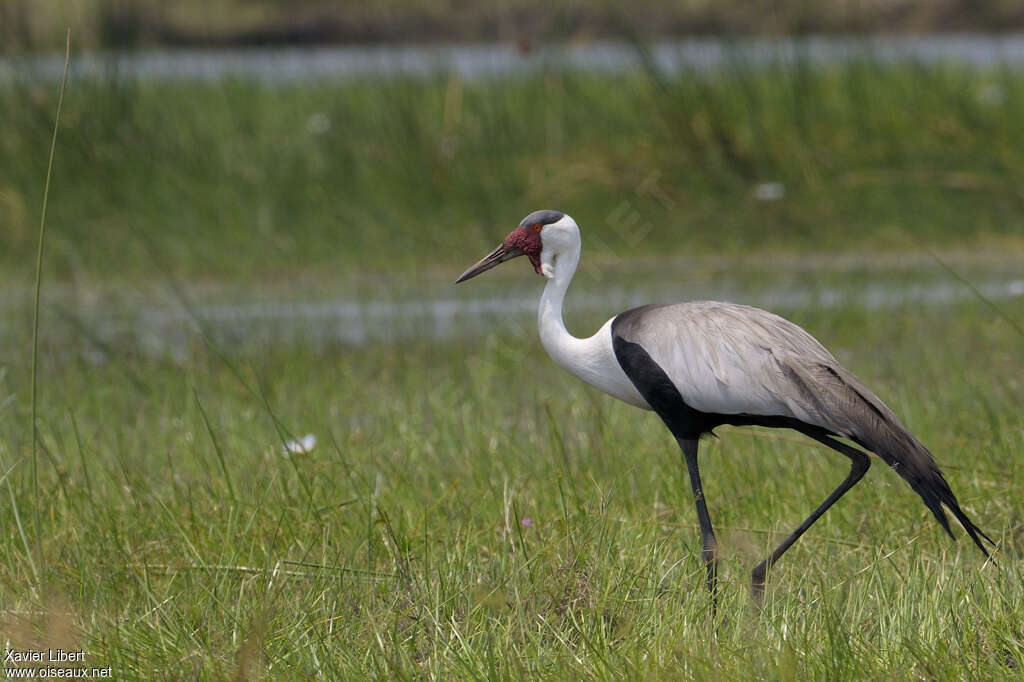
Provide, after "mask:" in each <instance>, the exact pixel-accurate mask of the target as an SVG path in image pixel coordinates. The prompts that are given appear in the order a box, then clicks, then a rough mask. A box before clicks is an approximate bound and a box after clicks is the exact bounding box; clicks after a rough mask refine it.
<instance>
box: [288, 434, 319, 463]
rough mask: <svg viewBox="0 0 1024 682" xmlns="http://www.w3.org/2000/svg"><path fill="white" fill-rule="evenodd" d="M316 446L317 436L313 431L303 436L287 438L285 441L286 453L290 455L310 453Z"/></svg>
mask: <svg viewBox="0 0 1024 682" xmlns="http://www.w3.org/2000/svg"><path fill="white" fill-rule="evenodd" d="M315 447H316V436H314V435H313V434H312V433H307V434H306V435H305V436H303V437H302V438H294V439H292V440H287V441H285V443H284V454H285V456H286V457H287V456H288V455H308V454H309V453H310V452H312V451H313V448H315Z"/></svg>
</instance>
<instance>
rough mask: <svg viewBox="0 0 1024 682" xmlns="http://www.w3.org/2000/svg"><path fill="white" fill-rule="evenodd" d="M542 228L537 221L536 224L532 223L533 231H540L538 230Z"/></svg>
mask: <svg viewBox="0 0 1024 682" xmlns="http://www.w3.org/2000/svg"><path fill="white" fill-rule="evenodd" d="M543 229H544V226H543V225H541V224H540V223H538V224H536V225H534V226H533V231H534V232H540V231H541V230H543Z"/></svg>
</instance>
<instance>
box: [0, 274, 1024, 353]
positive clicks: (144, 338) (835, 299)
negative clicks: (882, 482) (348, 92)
mask: <svg viewBox="0 0 1024 682" xmlns="http://www.w3.org/2000/svg"><path fill="white" fill-rule="evenodd" d="M965 276H966V277H967V278H968V279H969V281H971V283H972V284H973V286H974V287H976V289H977V290H978V291H979V292H980V294H981V295H982V296H984V297H985V298H987V299H989V300H990V301H992V302H995V303H997V304H998V302H1000V301H1008V300H1011V299H1017V298H1020V297H1024V269H1022V268H1017V267H1013V266H1010V267H1008V268H1007V267H1003V268H1000V269H996V270H993V269H991V268H985V269H978V270H975V271H968V272H965ZM577 279H578V280H579V281H577V282H576V283H574V286H573V289H572V290H571V291H570V292H569V295H568V297H567V301H566V317H567V321H568V323H569V327H570V329H571V330H573V331H574V332H575V333H578V334H588V333H590V332H591V331H593V329H596V326H597V325H598V324H600V323H601V322H603V321H604V320H605V319H607V318H608V317H610V316H612V315H614V314H616V313H618V312H620V311H622V310H625V309H628V308H630V307H634V306H637V305H642V304H645V303H650V302H655V301H677V300H700V299H718V300H727V301H734V302H737V303H745V304H748V305H754V306H758V307H762V308H766V309H769V310H773V311H776V312H779V313H782V314H792V313H794V312H800V311H807V310H831V309H836V310H838V309H842V308H846V307H851V306H852V307H858V308H862V309H867V310H887V309H889V310H898V309H899V308H900V307H904V306H932V307H937V308H943V307H950V306H952V305H955V304H958V303H961V302H964V301H970V300H972V299H975V300H976V299H977V294H975V293H974V292H972V291H971V289H970V288H969V287H968V286H967V285H965V284H963V283H962V282H960V281H957V280H956V279H955V278H953V277H952V276H950V275H949V274H948V273H946V272H945V271H941V270H937V269H935V268H926V269H895V270H889V271H886V272H882V273H878V272H861V273H855V274H839V275H836V273H834V272H831V273H826V272H822V273H816V272H815V271H813V270H812V271H809V272H804V273H800V274H798V275H796V276H794V275H793V273H792V272H790V273H787V274H786V275H785V276H781V275H772V274H770V273H769V274H768V275H767V276H764V275H759V276H754V277H751V276H744V275H742V274H738V273H728V272H725V273H722V272H718V273H712V274H707V273H705V274H703V275H699V276H691V277H682V278H681V279H680V278H673V281H652V280H649V279H644V280H641V281H638V280H637V279H636V276H635V275H634V276H625V275H600V276H598V275H595V274H592V273H585V272H581V274H580V276H579V277H578V278H577ZM540 289H541V283H540V281H533V280H532V279H528V280H524V281H522V282H520V281H516V283H515V284H511V285H510V284H509V283H508V281H506V280H497V281H495V280H490V281H488V280H486V279H485V278H481V279H480V280H474V281H473V283H472V284H471V285H470V284H468V283H467V284H465V285H461V286H459V287H454V286H452V285H451V283H450V282H433V283H425V284H424V286H423V287H422V292H421V293H420V294H419V295H416V296H405V297H402V298H394V297H392V298H387V297H378V298H375V297H366V298H362V299H359V298H355V297H351V296H350V295H346V293H345V292H343V291H340V290H334V291H327V292H325V293H324V294H323V295H322V296H319V297H317V298H311V297H308V298H305V299H300V300H296V299H295V298H290V297H289V296H292V297H293V296H295V294H294V293H293V292H288V291H283V292H280V295H276V294H275V293H273V292H269V293H268V292H262V293H261V294H259V295H258V296H259V297H258V298H246V297H242V296H239V295H238V294H237V293H235V294H224V293H220V294H209V293H206V294H198V293H195V292H193V293H191V294H190V293H185V294H184V295H183V296H184V298H182V297H175V296H167V295H163V296H161V297H160V300H159V301H155V300H153V299H152V298H151V299H148V300H147V299H146V298H145V297H143V296H137V297H135V298H130V297H124V296H119V297H117V298H115V297H112V296H109V295H106V296H89V297H83V296H81V295H79V294H76V293H75V292H73V291H64V292H51V293H50V295H48V296H47V297H45V303H44V318H43V326H42V329H43V331H42V334H43V339H44V343H45V345H46V346H47V347H49V348H51V349H55V350H57V349H59V350H58V352H60V353H72V354H81V355H82V356H83V357H85V358H86V359H87V360H89V361H90V362H95V363H103V362H105V361H106V359H107V357H108V355H109V354H110V353H112V352H118V353H120V352H125V351H128V352H132V353H139V354H141V355H143V356H146V357H151V358H161V357H170V358H173V359H178V360H184V359H185V358H187V357H188V356H189V355H190V354H191V353H192V352H193V351H194V350H195V349H199V348H202V346H203V345H204V343H206V341H204V337H205V339H207V340H209V341H212V342H213V343H215V344H217V346H219V347H222V348H223V349H225V350H228V351H231V352H255V351H258V350H259V349H266V348H268V347H274V346H291V345H303V346H309V347H313V348H328V347H334V346H341V347H344V346H359V345H364V344H370V343H376V342H389V341H400V340H403V339H413V338H415V339H433V340H437V341H442V342H443V341H448V340H453V339H460V338H468V337H471V336H475V335H480V334H484V333H488V332H491V331H494V330H497V331H500V332H501V333H504V334H512V335H516V336H519V337H523V338H526V337H530V336H532V335H533V334H535V333H536V328H535V325H536V322H535V319H534V316H535V314H536V306H537V300H538V297H539V294H540ZM250 296H252V295H251V294H250ZM28 306H29V301H28V299H27V298H26V297H24V296H22V297H19V298H18V299H14V298H10V297H9V298H7V299H6V300H2V299H0V308H3V309H5V310H4V313H5V315H4V316H5V317H6V318H7V319H25V320H27V319H29V307H28ZM17 329H18V327H17V326H8V327H7V328H6V329H0V350H2V349H4V348H7V349H8V351H12V352H4V353H2V355H4V356H8V358H11V357H12V356H14V357H15V358H16V357H17V355H18V354H16V353H14V352H13V350H14V347H15V346H17V345H18V343H19V339H18V338H16V335H17ZM0 364H4V363H3V358H2V357H0Z"/></svg>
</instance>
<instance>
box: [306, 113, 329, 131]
mask: <svg viewBox="0 0 1024 682" xmlns="http://www.w3.org/2000/svg"><path fill="white" fill-rule="evenodd" d="M330 129H331V119H330V118H328V116H327V114H325V113H323V112H317V113H315V114H313V115H312V116H310V117H309V118H308V119H307V120H306V132H308V133H309V134H310V135H323V134H324V133H326V132H327V131H328V130H330Z"/></svg>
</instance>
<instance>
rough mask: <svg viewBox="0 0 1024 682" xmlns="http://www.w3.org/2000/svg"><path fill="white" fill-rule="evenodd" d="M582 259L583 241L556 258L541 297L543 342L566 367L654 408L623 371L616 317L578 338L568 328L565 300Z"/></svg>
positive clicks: (539, 318)
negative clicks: (614, 327) (616, 343)
mask: <svg viewBox="0 0 1024 682" xmlns="http://www.w3.org/2000/svg"><path fill="white" fill-rule="evenodd" d="M579 263H580V243H579V241H578V240H577V241H576V243H575V245H573V246H572V247H570V248H568V249H566V250H565V251H564V252H563V253H562V254H561V255H559V256H558V257H557V258H555V259H554V262H553V263H552V265H553V267H554V277H552V278H551V279H549V280H548V283H547V286H546V287H544V293H543V295H541V297H540V310H538V312H537V322H538V326H539V327H540V342H541V343H542V344H543V345H544V350H546V351H547V352H548V355H550V356H551V359H552V360H554V361H555V364H557V365H558V366H559V367H561V368H562V369H564V370H566V371H567V372H569V373H570V374H573V375H575V376H576V377H578V378H579V379H582V380H583V381H585V382H586V383H588V384H590V385H591V386H594V387H596V388H599V389H601V390H602V391H604V392H605V393H608V394H609V395H612V396H614V397H616V398H618V399H619V400H622V401H624V402H627V403H629V404H630V405H635V406H637V407H642V408H644V409H648V410H649V409H650V407H649V406H648V405H647V402H646V401H645V400H644V399H643V398H642V397H641V396H640V393H639V392H637V390H636V388H635V387H634V386H633V383H632V382H631V381H630V380H629V378H628V377H627V376H626V374H625V373H624V372H623V371H622V367H621V366H620V365H619V362H618V360H617V359H616V358H615V351H614V349H613V348H612V333H611V326H612V321H613V320H614V318H612V319H611V320H608V321H607V322H605V323H604V325H603V326H602V327H601V328H600V329H599V330H597V333H596V334H594V335H593V336H591V337H588V338H585V339H577V338H576V337H575V336H573V335H572V334H570V333H569V331H568V330H567V329H566V328H565V322H564V321H563V320H562V304H563V303H564V302H565V292H566V291H567V290H568V289H569V283H570V282H572V277H573V275H575V274H576V267H577V266H578V265H579Z"/></svg>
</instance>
